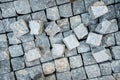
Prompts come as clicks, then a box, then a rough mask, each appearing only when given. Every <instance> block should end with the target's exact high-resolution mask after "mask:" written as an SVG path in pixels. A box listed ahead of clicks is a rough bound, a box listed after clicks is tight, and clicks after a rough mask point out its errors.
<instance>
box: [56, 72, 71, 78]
mask: <svg viewBox="0 0 120 80" xmlns="http://www.w3.org/2000/svg"><path fill="white" fill-rule="evenodd" d="M56 77H57V80H71V73H70V72H69V71H67V72H62V73H56Z"/></svg>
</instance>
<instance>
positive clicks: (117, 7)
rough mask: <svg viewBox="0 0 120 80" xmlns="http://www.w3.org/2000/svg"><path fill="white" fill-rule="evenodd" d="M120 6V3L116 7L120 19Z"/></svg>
mask: <svg viewBox="0 0 120 80" xmlns="http://www.w3.org/2000/svg"><path fill="white" fill-rule="evenodd" d="M119 6H120V3H119V4H116V5H115V11H116V14H117V17H120V7H119Z"/></svg>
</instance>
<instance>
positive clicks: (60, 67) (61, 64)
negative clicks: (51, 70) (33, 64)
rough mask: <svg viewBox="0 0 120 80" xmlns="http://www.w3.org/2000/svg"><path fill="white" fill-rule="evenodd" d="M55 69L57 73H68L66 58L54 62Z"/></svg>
mask: <svg viewBox="0 0 120 80" xmlns="http://www.w3.org/2000/svg"><path fill="white" fill-rule="evenodd" d="M55 68H56V71H57V72H64V71H69V70H70V67H69V63H68V59H67V58H61V59H56V60H55Z"/></svg>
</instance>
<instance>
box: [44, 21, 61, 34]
mask: <svg viewBox="0 0 120 80" xmlns="http://www.w3.org/2000/svg"><path fill="white" fill-rule="evenodd" d="M60 30H61V29H60V27H59V26H58V25H57V24H56V23H55V21H53V22H51V23H50V24H49V25H48V26H47V27H46V29H45V32H46V33H47V35H49V36H54V35H55V34H56V33H58V32H60Z"/></svg>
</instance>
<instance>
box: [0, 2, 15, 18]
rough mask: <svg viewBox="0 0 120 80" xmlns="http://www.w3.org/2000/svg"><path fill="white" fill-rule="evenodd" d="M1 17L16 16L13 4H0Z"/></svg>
mask: <svg viewBox="0 0 120 80" xmlns="http://www.w3.org/2000/svg"><path fill="white" fill-rule="evenodd" d="M0 7H1V10H2V16H3V17H13V16H16V11H15V8H14V4H13V2H10V3H4V4H0Z"/></svg>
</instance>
